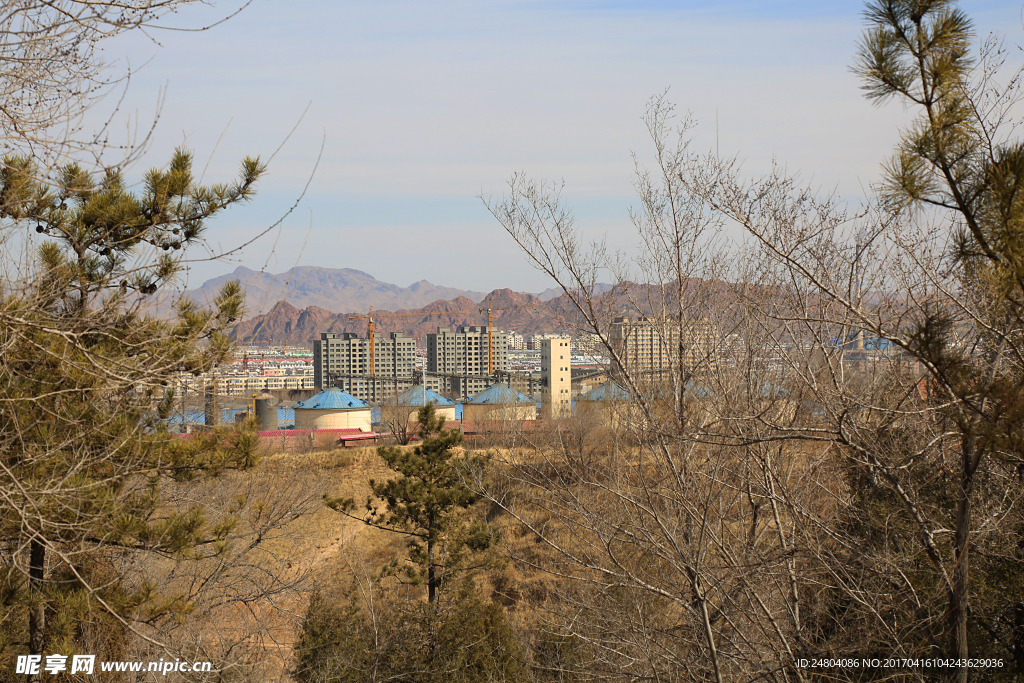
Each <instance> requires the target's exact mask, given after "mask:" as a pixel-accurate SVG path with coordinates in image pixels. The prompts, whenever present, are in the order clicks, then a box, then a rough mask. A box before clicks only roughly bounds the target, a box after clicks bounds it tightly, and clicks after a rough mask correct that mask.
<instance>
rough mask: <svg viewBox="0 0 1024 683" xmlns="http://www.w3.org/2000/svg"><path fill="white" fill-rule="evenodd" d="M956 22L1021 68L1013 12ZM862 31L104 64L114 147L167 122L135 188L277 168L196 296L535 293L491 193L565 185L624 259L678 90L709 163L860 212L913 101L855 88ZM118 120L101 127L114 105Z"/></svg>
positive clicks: (334, 42)
mask: <svg viewBox="0 0 1024 683" xmlns="http://www.w3.org/2000/svg"><path fill="white" fill-rule="evenodd" d="M240 4H241V3H240V2H239V3H237V4H230V3H226V2H223V1H220V2H217V3H215V4H214V5H213V6H212V7H211V6H208V5H205V4H201V5H198V6H196V7H188V8H185V9H184V10H183V11H181V12H179V13H178V14H176V15H172V16H169V17H167V18H165V19H164V20H163V22H162V23H163V24H164V25H166V26H172V27H178V28H195V27H200V26H204V25H207V24H210V23H212V22H215V21H216V20H218V19H220V18H222V17H224V16H226V15H228V14H230V13H231V12H233V11H234V9H237V7H238V6H239V5H240ZM961 7H962V8H963V9H964V10H965V11H966V12H967V13H968V14H969V15H970V16H971V17H972V19H973V20H974V21H975V24H976V27H977V29H978V33H979V36H984V35H986V34H987V33H988V32H990V31H998V32H1001V33H1002V34H1003V35H1004V36H1005V38H1006V40H1007V45H1008V46H1009V47H1011V49H1012V50H1013V52H1012V53H1011V55H1010V58H1011V60H1013V59H1019V55H1020V52H1019V50H1018V49H1017V47H1016V46H1017V45H1019V44H1021V43H1022V42H1024V40H1022V29H1021V6H1020V4H1010V3H1006V2H996V1H992V2H986V1H974V2H972V1H964V2H962V3H961ZM862 10H863V4H861V3H858V2H843V1H836V2H825V3H822V2H812V1H810V0H762V1H760V2H741V1H737V0H719V1H718V2H704V1H688V0H680V1H676V2H668V1H663V0H646V1H644V0H641V1H637V2H612V1H603V0H580V1H576V0H548V1H544V0H523V1H517V0H507V1H506V0H494V1H492V0H471V1H463V0H417V1H414V2H409V1H405V0H365V1H364V0H290V1H289V2H280V1H274V0H253V2H252V3H251V4H250V5H249V6H248V7H246V8H245V9H244V10H243V11H242V12H240V13H239V14H238V15H237V16H234V17H233V18H231V19H230V20H228V21H225V22H223V23H221V24H219V25H216V26H214V27H212V28H209V29H208V30H204V31H177V30H151V31H149V32H148V33H147V34H145V35H143V34H140V33H134V34H130V35H124V36H121V37H119V38H116V39H114V40H111V41H107V42H106V43H105V44H104V56H105V58H106V59H107V60H110V61H112V62H116V65H115V67H114V68H115V69H117V68H121V69H123V68H124V67H126V66H130V67H131V69H132V70H133V77H132V79H131V83H130V86H129V88H128V89H127V92H126V94H125V96H124V101H123V104H122V105H121V108H120V109H119V110H118V117H119V118H118V120H119V121H121V122H122V123H123V124H125V126H127V127H126V128H123V130H129V128H128V127H131V126H140V127H141V129H144V128H145V127H146V126H147V125H148V124H149V123H151V122H152V121H153V120H154V119H156V128H155V130H154V133H153V136H152V139H151V141H150V146H149V149H148V152H147V155H146V156H145V158H144V159H143V161H142V162H141V163H140V164H139V165H137V166H136V167H135V168H134V169H133V172H134V173H135V174H136V177H137V176H138V175H141V173H142V171H143V170H145V168H148V167H149V166H159V165H161V164H164V163H166V161H167V160H168V159H169V158H170V154H171V152H172V150H173V149H174V148H175V147H176V146H179V145H185V146H186V147H188V148H190V149H192V150H193V151H194V153H195V156H196V159H197V164H196V165H197V168H199V169H203V168H205V172H204V181H205V182H214V181H218V182H219V181H226V180H229V179H230V178H231V177H232V176H233V174H234V173H235V172H236V170H237V168H238V163H239V161H240V160H241V159H242V158H243V157H244V156H246V155H254V156H255V155H259V156H261V157H262V158H263V159H264V160H269V161H270V163H269V171H268V174H267V176H266V177H265V178H264V179H263V180H262V181H261V183H260V185H259V188H258V194H257V196H256V198H255V200H254V201H253V202H252V203H251V204H250V205H248V206H244V207H234V208H232V209H231V210H230V211H228V212H227V213H225V214H222V215H221V216H218V217H217V218H216V219H215V220H214V221H213V222H211V224H210V227H209V232H208V236H209V239H210V241H211V243H212V244H213V246H214V247H215V248H217V247H219V248H222V249H225V250H226V249H230V248H232V247H235V246H237V245H240V244H244V243H246V242H249V241H250V240H251V239H252V237H254V236H255V235H257V234H259V233H260V232H262V231H264V230H265V229H266V228H267V227H268V226H271V225H273V224H274V223H275V222H277V221H278V220H279V219H281V218H282V216H284V214H285V213H286V212H287V211H288V209H289V208H290V207H292V206H293V205H295V204H296V202H297V201H298V205H297V206H296V207H295V208H294V210H293V211H292V212H291V213H290V214H288V215H287V216H286V217H284V219H283V220H281V221H280V223H279V225H278V227H277V228H275V229H273V230H271V231H270V232H269V233H268V234H267V235H266V236H264V237H262V238H261V239H259V240H257V241H256V242H255V243H254V244H252V245H250V246H247V247H245V248H244V249H243V250H241V252H239V253H236V254H234V255H233V256H232V257H231V259H230V260H227V261H214V262H200V263H194V264H192V266H191V267H190V272H189V276H188V278H189V280H188V283H187V284H188V286H190V287H195V286H198V285H199V284H201V283H202V282H203V281H205V280H206V279H208V278H211V277H216V276H218V275H222V274H224V273H227V272H230V271H232V270H234V269H235V268H236V267H237V266H239V265H244V266H247V267H249V268H252V269H254V270H260V269H266V270H267V271H269V272H283V271H285V270H288V269H289V268H291V267H293V266H295V265H311V266H323V267H329V268H354V269H357V270H362V271H365V272H367V273H369V274H371V275H373V276H374V277H376V278H378V279H379V280H382V281H385V282H390V283H393V284H397V285H400V286H408V285H410V284H412V283H413V282H416V281H419V280H421V279H425V280H429V281H430V282H432V283H434V284H437V285H444V286H448V287H458V288H462V289H473V290H478V291H490V290H492V289H496V288H500V287H511V288H513V289H515V290H518V291H528V292H539V291H541V290H544V289H546V288H547V287H550V286H551V285H552V283H551V282H550V281H548V279H547V278H546V276H544V275H543V274H542V273H540V272H538V271H536V270H535V269H533V268H532V267H531V266H530V264H529V263H528V262H527V260H526V259H525V257H524V256H523V254H522V253H521V252H520V251H519V250H518V247H517V246H516V245H515V243H514V242H513V241H512V240H511V238H510V237H509V236H508V235H507V234H506V233H505V232H504V230H503V229H502V228H501V226H500V225H499V224H498V223H497V221H496V220H495V219H494V218H493V217H492V216H491V215H490V213H488V211H487V208H486V207H485V205H484V203H483V202H482V201H481V199H480V196H481V195H491V196H494V197H499V198H500V196H501V195H502V193H503V191H504V190H505V188H506V187H507V181H508V179H509V177H510V176H511V175H512V174H513V173H515V172H524V173H526V174H527V175H528V176H530V177H533V178H543V179H547V180H551V181H558V182H561V181H564V183H565V191H564V197H565V198H566V200H567V202H568V204H569V205H570V206H571V207H572V208H573V211H574V214H575V216H576V220H577V224H578V226H579V227H580V229H581V230H582V232H583V234H584V235H585V236H586V237H587V238H588V239H589V238H595V239H600V238H602V237H604V238H606V239H607V241H608V244H609V245H611V246H612V247H613V248H618V249H622V250H624V251H626V252H627V253H629V252H630V250H631V248H632V245H633V244H634V243H635V241H636V240H635V235H634V233H633V232H632V231H633V228H632V226H631V224H630V222H629V214H628V211H629V208H630V207H631V206H636V205H637V200H636V198H635V192H634V188H633V181H634V171H635V167H634V157H633V155H634V154H635V155H636V158H637V159H638V160H639V161H640V162H641V163H645V164H647V165H650V163H651V161H652V158H651V156H652V155H651V152H652V145H651V142H650V139H649V137H648V136H647V133H646V130H645V128H644V125H643V122H642V116H643V114H644V108H645V105H646V103H647V101H648V100H649V98H650V97H651V96H653V95H656V94H659V93H662V92H664V91H666V89H667V90H668V99H669V100H670V101H672V102H673V103H675V105H676V106H677V111H678V112H679V113H680V115H683V114H685V113H686V112H690V113H691V114H692V115H693V117H694V118H695V119H696V120H697V122H698V128H697V130H696V132H695V134H694V135H695V143H694V144H695V145H696V146H697V147H698V148H701V146H703V147H702V148H704V149H711V148H713V147H714V146H716V145H717V147H718V149H719V151H720V152H721V153H722V154H723V155H725V154H729V155H731V154H736V155H738V157H739V158H740V159H741V160H743V163H744V169H745V171H747V172H749V173H751V174H756V173H759V172H763V171H765V170H767V169H768V168H770V166H771V164H772V162H773V161H774V162H776V163H779V164H781V165H783V166H784V167H786V168H787V169H788V170H789V171H791V172H798V173H799V175H800V177H801V178H802V179H804V180H805V181H808V182H810V183H812V184H813V185H814V186H815V187H818V188H820V189H821V191H822V192H832V191H835V192H837V193H839V195H841V196H842V197H845V198H848V199H849V200H850V201H852V202H856V201H859V200H860V199H861V198H863V197H864V195H865V194H866V188H868V187H870V185H871V184H872V183H874V182H876V181H877V180H878V177H879V173H880V164H881V162H882V161H883V160H884V159H885V158H886V157H888V156H889V154H890V153H891V151H892V149H893V146H894V145H895V143H896V141H897V140H898V137H899V131H900V126H902V125H906V124H907V123H908V121H909V120H910V119H909V117H908V113H907V112H906V111H904V109H903V108H902V106H901V105H899V104H889V105H886V106H884V107H878V106H875V105H872V104H871V103H869V102H868V101H867V100H865V99H864V98H863V97H862V94H861V91H860V89H859V85H860V84H859V82H858V80H857V78H856V77H855V76H854V75H853V74H852V73H851V72H850V69H849V65H850V64H851V63H852V61H853V56H854V54H855V50H856V45H857V40H858V38H859V36H860V33H861V31H862V29H863V25H862V17H861V12H862ZM160 102H162V104H159V103H160ZM104 104H105V106H106V107H107V109H106V110H105V111H104V110H103V108H102V107H100V108H99V109H98V110H97V111H96V112H94V115H95V116H97V117H98V116H100V115H101V114H102V115H105V114H109V109H110V108H111V107H112V106H113V104H114V100H113V99H108V101H107V102H106V103H104ZM304 112H305V113H304ZM97 120H98V119H97ZM293 129H294V132H292V131H293ZM117 130H122V128H118V129H117ZM286 138H287V141H286V142H285V139H286ZM283 142H284V144H283V146H282V143H283ZM279 148H280V149H279ZM275 150H277V152H276V154H275ZM271 155H273V158H272V159H271ZM307 185H308V187H307ZM304 190H305V195H304V196H302V195H303V191H304ZM300 196H301V200H300Z"/></svg>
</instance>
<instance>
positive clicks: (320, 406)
mask: <svg viewBox="0 0 1024 683" xmlns="http://www.w3.org/2000/svg"><path fill="white" fill-rule="evenodd" d="M295 428H296V429H358V430H359V431H361V432H369V431H372V427H371V418H370V404H369V403H367V402H366V401H364V400H362V399H359V398H356V397H355V396H352V395H350V394H346V393H345V392H344V391H342V390H341V389H336V388H333V387H332V388H330V389H326V390H324V391H322V392H320V393H319V394H317V395H315V396H311V397H310V398H307V399H306V400H305V401H300V402H298V403H297V404H295Z"/></svg>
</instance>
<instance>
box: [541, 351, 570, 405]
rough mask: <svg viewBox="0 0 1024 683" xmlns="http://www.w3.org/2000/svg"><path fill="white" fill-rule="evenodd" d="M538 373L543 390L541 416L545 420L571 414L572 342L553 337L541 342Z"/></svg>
mask: <svg viewBox="0 0 1024 683" xmlns="http://www.w3.org/2000/svg"><path fill="white" fill-rule="evenodd" d="M540 372H541V383H542V384H543V385H544V390H543V393H542V395H541V416H542V417H543V418H544V419H545V420H550V419H552V418H559V417H569V416H570V415H571V414H572V340H571V339H570V338H569V337H554V338H548V339H543V340H541V343H540Z"/></svg>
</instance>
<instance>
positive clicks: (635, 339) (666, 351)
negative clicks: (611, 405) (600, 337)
mask: <svg viewBox="0 0 1024 683" xmlns="http://www.w3.org/2000/svg"><path fill="white" fill-rule="evenodd" d="M717 336H718V330H717V328H716V326H715V325H714V324H713V323H711V322H709V321H707V320H683V321H682V322H681V323H680V321H676V320H663V321H661V320H657V319H656V318H651V317H647V316H641V317H640V318H637V319H636V320H631V319H630V318H627V317H620V318H616V319H615V320H614V321H613V322H612V325H611V330H610V332H609V335H608V337H609V341H610V343H611V345H612V347H613V348H615V350H616V352H617V353H618V354H619V358H620V360H621V362H622V365H623V366H624V368H623V369H625V370H627V371H632V372H636V373H638V375H639V376H640V377H645V376H646V377H649V378H651V379H659V378H662V377H664V376H665V375H666V374H667V373H668V372H685V373H687V374H697V375H699V374H701V373H704V372H708V371H709V370H712V369H714V367H715V360H716V350H717V347H718V342H717Z"/></svg>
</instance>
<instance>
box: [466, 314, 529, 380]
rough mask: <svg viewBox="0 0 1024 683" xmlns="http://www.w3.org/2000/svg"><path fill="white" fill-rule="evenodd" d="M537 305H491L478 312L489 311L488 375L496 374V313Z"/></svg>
mask: <svg viewBox="0 0 1024 683" xmlns="http://www.w3.org/2000/svg"><path fill="white" fill-rule="evenodd" d="M534 306H536V304H522V305H520V306H501V307H497V308H494V307H491V305H490V304H488V305H487V308H481V309H479V310H478V311H477V312H478V313H483V312H484V311H487V374H488V375H493V374H494V311H510V310H512V309H514V308H533V307H534Z"/></svg>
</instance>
